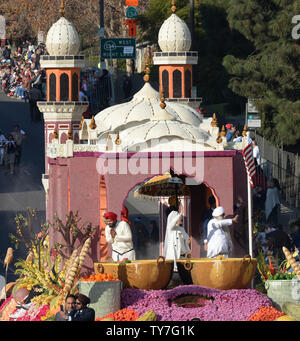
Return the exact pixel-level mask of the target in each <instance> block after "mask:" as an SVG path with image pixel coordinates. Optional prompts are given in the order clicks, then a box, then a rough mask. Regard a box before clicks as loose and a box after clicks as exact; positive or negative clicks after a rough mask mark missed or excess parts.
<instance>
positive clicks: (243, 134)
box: [242, 124, 247, 137]
mask: <svg viewBox="0 0 300 341" xmlns="http://www.w3.org/2000/svg"><path fill="white" fill-rule="evenodd" d="M246 135H247V126H246V124H245V125H244V130H243V133H242V136H243V137H245V136H246Z"/></svg>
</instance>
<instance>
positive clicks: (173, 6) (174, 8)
mask: <svg viewBox="0 0 300 341" xmlns="http://www.w3.org/2000/svg"><path fill="white" fill-rule="evenodd" d="M171 10H172V12H173V13H175V12H176V6H175V0H172V7H171Z"/></svg>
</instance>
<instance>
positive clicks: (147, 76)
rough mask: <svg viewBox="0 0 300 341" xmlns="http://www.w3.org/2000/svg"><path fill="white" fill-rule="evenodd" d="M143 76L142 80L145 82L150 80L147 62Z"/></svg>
mask: <svg viewBox="0 0 300 341" xmlns="http://www.w3.org/2000/svg"><path fill="white" fill-rule="evenodd" d="M144 72H145V76H144V82H145V83H148V82H149V80H150V73H151V70H150V68H149V62H147V63H146V67H145V71H144Z"/></svg>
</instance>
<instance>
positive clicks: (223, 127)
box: [221, 125, 226, 137]
mask: <svg viewBox="0 0 300 341" xmlns="http://www.w3.org/2000/svg"><path fill="white" fill-rule="evenodd" d="M221 136H222V137H225V136H226V131H225V126H224V125H222V131H221Z"/></svg>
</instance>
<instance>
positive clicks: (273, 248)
mask: <svg viewBox="0 0 300 341" xmlns="http://www.w3.org/2000/svg"><path fill="white" fill-rule="evenodd" d="M270 227H272V230H271V231H270V232H268V233H266V239H267V245H268V250H269V251H270V252H271V253H272V255H273V256H274V257H278V263H279V264H281V263H282V262H283V261H284V260H285V255H284V252H283V250H282V247H283V246H285V247H286V248H287V249H288V250H290V251H294V250H293V244H292V242H291V238H290V237H289V235H288V234H287V233H286V232H284V231H283V230H282V226H281V225H276V226H274V225H273V226H270Z"/></svg>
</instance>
